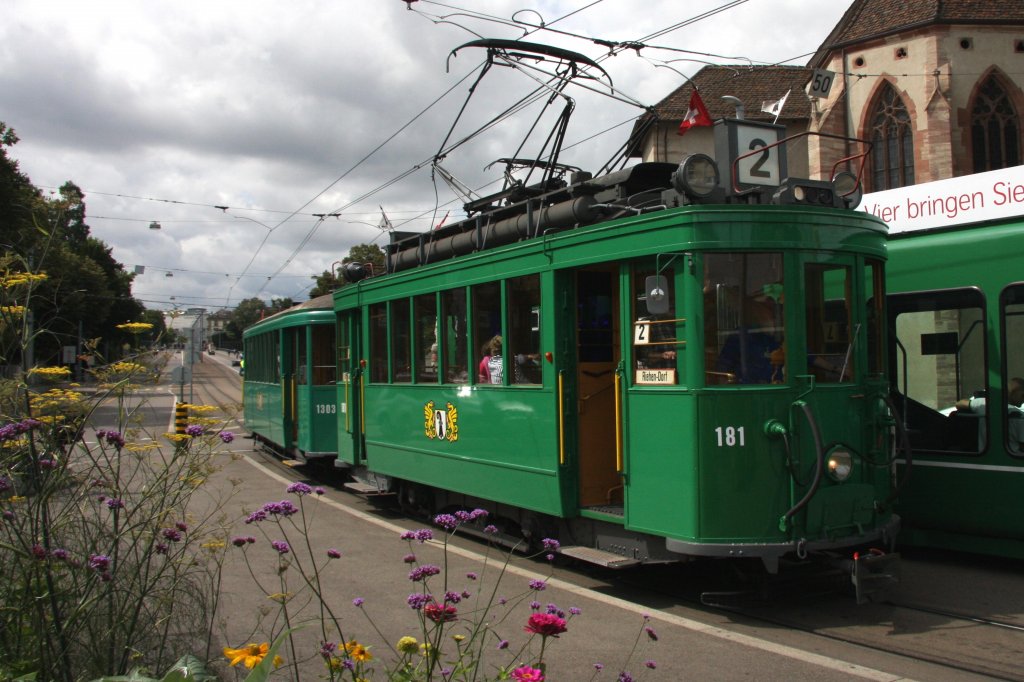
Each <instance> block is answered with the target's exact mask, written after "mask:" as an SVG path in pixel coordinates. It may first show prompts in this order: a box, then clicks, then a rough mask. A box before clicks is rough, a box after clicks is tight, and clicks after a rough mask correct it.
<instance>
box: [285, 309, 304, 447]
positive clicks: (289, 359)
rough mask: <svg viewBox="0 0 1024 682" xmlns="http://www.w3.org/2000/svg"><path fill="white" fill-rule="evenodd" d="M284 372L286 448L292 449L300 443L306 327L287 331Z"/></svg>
mask: <svg viewBox="0 0 1024 682" xmlns="http://www.w3.org/2000/svg"><path fill="white" fill-rule="evenodd" d="M283 353H284V358H285V362H284V374H283V376H282V377H281V382H282V383H281V392H282V396H281V397H282V400H281V402H282V405H283V410H284V433H285V442H284V446H285V450H286V451H291V450H293V449H294V448H296V447H298V443H299V414H298V411H299V403H298V391H299V386H298V384H299V383H300V382H301V381H302V379H301V378H300V377H301V375H302V373H304V372H305V371H306V370H305V367H306V328H305V327H293V328H292V329H288V330H287V331H286V332H285V342H284V348H283Z"/></svg>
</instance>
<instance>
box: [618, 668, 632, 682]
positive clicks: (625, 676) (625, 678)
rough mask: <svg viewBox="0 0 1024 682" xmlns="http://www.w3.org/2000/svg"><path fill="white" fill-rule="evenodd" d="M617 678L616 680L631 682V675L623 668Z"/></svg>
mask: <svg viewBox="0 0 1024 682" xmlns="http://www.w3.org/2000/svg"><path fill="white" fill-rule="evenodd" d="M617 680H618V682H633V676H632V675H630V674H629V673H627V672H626V671H625V670H623V671H622V672H621V673H619V676H618V678H617Z"/></svg>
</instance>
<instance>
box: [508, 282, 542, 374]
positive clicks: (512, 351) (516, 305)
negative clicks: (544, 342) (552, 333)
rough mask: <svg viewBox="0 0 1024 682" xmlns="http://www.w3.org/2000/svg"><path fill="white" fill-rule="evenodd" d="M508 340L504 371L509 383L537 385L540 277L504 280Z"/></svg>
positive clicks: (539, 368)
mask: <svg viewBox="0 0 1024 682" xmlns="http://www.w3.org/2000/svg"><path fill="white" fill-rule="evenodd" d="M506 287H507V301H508V303H507V305H508V343H507V344H506V346H507V348H505V349H504V352H505V356H506V357H505V366H506V368H507V370H506V371H509V372H511V373H512V375H511V379H512V381H511V383H516V384H539V383H540V382H541V367H540V276H539V275H527V276H525V277H514V278H512V279H510V280H508V281H507V282H506Z"/></svg>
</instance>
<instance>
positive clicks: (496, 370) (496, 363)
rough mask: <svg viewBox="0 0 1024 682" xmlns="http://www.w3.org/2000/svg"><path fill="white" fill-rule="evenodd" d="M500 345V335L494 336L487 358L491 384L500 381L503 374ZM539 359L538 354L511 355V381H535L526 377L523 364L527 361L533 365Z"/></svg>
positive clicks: (520, 382)
mask: <svg viewBox="0 0 1024 682" xmlns="http://www.w3.org/2000/svg"><path fill="white" fill-rule="evenodd" d="M502 345H503V341H502V338H501V337H500V336H495V337H494V338H493V339H491V341H490V348H489V351H490V358H489V359H488V360H487V372H488V374H489V375H490V377H491V383H492V384H500V383H502V379H503V378H504V375H505V372H504V366H503V364H502V360H503V358H502V354H501V353H502ZM539 359H540V356H539V355H526V354H519V355H514V356H512V383H516V384H529V383H536V382H533V381H530V380H529V379H528V378H527V376H526V373H525V372H524V367H523V365H526V364H527V363H531V364H533V365H535V364H536V363H537V362H538V360H539Z"/></svg>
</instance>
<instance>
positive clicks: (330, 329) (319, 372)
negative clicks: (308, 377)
mask: <svg viewBox="0 0 1024 682" xmlns="http://www.w3.org/2000/svg"><path fill="white" fill-rule="evenodd" d="M336 334H337V331H336V330H335V328H334V325H333V324H314V325H313V326H312V328H311V330H310V342H311V347H312V352H311V360H312V367H313V377H312V382H313V385H314V386H330V385H331V384H334V383H336V382H337V378H338V367H337V363H336V362H335V351H334V345H335V341H334V339H335V335H336Z"/></svg>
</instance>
